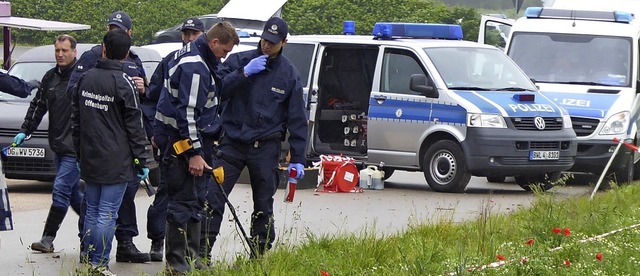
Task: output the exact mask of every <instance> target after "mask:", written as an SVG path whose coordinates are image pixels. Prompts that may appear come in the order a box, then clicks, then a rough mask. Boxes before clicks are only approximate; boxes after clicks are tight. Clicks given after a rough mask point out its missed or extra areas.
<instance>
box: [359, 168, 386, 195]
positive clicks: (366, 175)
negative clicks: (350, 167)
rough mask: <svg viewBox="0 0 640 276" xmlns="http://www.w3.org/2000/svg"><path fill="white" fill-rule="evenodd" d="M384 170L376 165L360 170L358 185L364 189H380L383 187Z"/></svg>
mask: <svg viewBox="0 0 640 276" xmlns="http://www.w3.org/2000/svg"><path fill="white" fill-rule="evenodd" d="M383 177H384V172H383V171H381V170H378V167H376V166H373V165H371V166H367V167H366V168H364V169H362V170H360V181H359V186H360V188H362V189H365V190H382V189H384V180H383V179H382V178H383Z"/></svg>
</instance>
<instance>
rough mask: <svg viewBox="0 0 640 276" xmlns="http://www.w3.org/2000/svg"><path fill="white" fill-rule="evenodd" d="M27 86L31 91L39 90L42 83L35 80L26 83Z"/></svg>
mask: <svg viewBox="0 0 640 276" xmlns="http://www.w3.org/2000/svg"><path fill="white" fill-rule="evenodd" d="M27 85H28V86H29V87H31V90H33V89H40V86H41V85H42V83H41V82H39V81H37V80H30V81H28V82H27ZM29 92H31V91H29Z"/></svg>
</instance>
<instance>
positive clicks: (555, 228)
mask: <svg viewBox="0 0 640 276" xmlns="http://www.w3.org/2000/svg"><path fill="white" fill-rule="evenodd" d="M551 231H553V233H554V234H560V232H562V229H560V228H558V227H553V229H551Z"/></svg>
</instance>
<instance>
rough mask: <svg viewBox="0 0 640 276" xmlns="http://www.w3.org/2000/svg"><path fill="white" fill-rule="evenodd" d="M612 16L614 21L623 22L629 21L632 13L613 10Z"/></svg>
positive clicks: (631, 18)
mask: <svg viewBox="0 0 640 276" xmlns="http://www.w3.org/2000/svg"><path fill="white" fill-rule="evenodd" d="M613 17H615V19H616V22H625V23H629V22H631V21H632V20H633V18H634V16H633V13H630V12H621V11H614V12H613Z"/></svg>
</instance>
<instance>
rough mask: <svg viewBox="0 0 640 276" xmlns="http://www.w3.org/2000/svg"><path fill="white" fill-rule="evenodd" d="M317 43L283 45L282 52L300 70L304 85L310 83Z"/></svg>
mask: <svg viewBox="0 0 640 276" xmlns="http://www.w3.org/2000/svg"><path fill="white" fill-rule="evenodd" d="M314 48H315V44H302V43H300V44H296V43H287V45H285V46H284V47H282V53H283V54H284V55H285V56H286V57H287V58H288V59H289V60H290V61H291V63H293V66H295V67H296V69H298V72H300V81H301V82H302V87H306V86H307V84H308V83H309V70H310V68H311V59H312V58H313V51H314Z"/></svg>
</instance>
